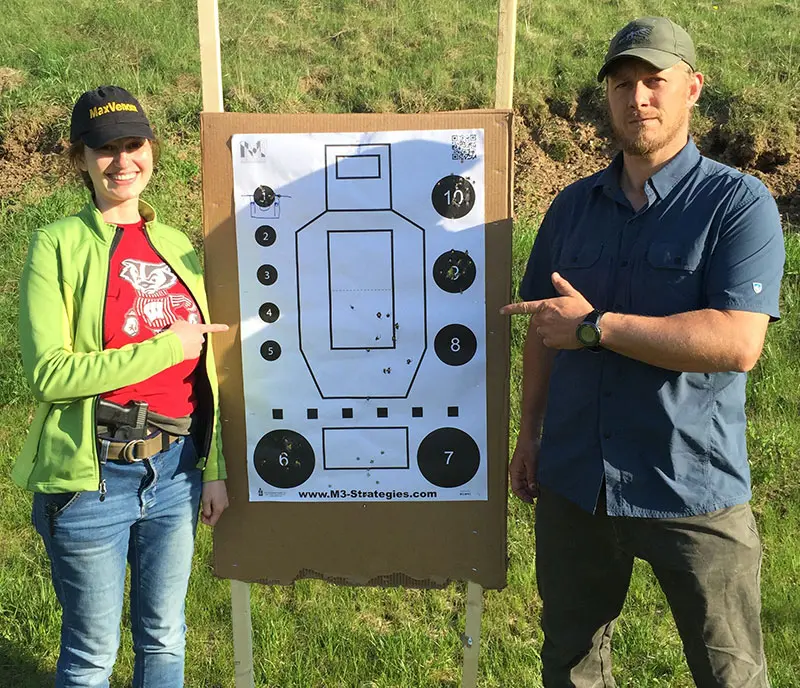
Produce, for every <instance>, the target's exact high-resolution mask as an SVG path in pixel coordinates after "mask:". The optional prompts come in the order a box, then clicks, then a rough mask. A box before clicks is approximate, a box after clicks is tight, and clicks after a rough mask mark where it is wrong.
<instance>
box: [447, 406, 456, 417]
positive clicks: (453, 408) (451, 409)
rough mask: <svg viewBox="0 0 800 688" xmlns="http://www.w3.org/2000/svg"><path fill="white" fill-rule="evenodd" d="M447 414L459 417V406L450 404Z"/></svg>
mask: <svg viewBox="0 0 800 688" xmlns="http://www.w3.org/2000/svg"><path fill="white" fill-rule="evenodd" d="M447 415H448V416H449V417H450V418H457V417H458V406H448V407H447Z"/></svg>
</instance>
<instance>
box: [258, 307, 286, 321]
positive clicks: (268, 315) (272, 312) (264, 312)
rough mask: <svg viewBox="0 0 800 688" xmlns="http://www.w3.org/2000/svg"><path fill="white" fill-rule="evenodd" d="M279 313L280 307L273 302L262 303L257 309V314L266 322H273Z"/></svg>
mask: <svg viewBox="0 0 800 688" xmlns="http://www.w3.org/2000/svg"><path fill="white" fill-rule="evenodd" d="M280 314H281V310H280V308H278V307H277V306H276V305H275V304H274V303H262V304H261V308H259V309H258V315H259V316H260V317H261V319H262V320H263V321H264V322H266V323H274V322H275V321H276V320H277V319H278V318H279V317H280Z"/></svg>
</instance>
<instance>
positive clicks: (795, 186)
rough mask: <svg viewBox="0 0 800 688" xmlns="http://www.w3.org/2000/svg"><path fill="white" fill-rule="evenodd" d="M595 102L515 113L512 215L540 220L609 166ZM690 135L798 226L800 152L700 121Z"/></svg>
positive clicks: (588, 97)
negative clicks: (751, 180)
mask: <svg viewBox="0 0 800 688" xmlns="http://www.w3.org/2000/svg"><path fill="white" fill-rule="evenodd" d="M594 100H595V99H594V95H593V94H588V93H587V94H582V95H581V96H580V97H579V98H578V99H577V100H575V101H572V102H560V101H553V102H548V103H547V104H546V106H543V107H541V108H540V109H539V110H530V109H526V108H522V109H521V110H519V111H518V112H517V117H516V119H515V130H514V135H515V145H516V149H515V156H516V167H515V170H514V175H515V177H514V201H515V207H516V212H517V213H520V211H523V212H525V213H533V214H537V215H541V214H542V213H544V212H545V211H546V210H547V208H548V206H549V205H550V203H551V202H552V200H553V198H554V197H555V195H556V194H557V193H558V192H559V191H561V190H562V189H563V188H564V187H566V186H567V185H569V184H571V183H572V182H574V181H577V180H578V179H581V178H582V177H586V176H588V175H590V174H593V173H594V172H597V171H598V170H601V169H602V168H604V167H606V166H607V165H608V164H609V162H610V161H611V159H612V157H613V155H614V152H615V151H614V148H613V146H612V144H611V143H610V140H611V139H610V136H609V134H610V131H609V127H608V123H607V121H606V119H605V116H604V114H603V113H602V111H601V110H600V109H599V108H598V106H597V103H595V102H594ZM692 131H693V136H694V138H695V141H696V143H697V146H698V148H699V149H700V152H701V153H702V154H703V155H706V156H708V157H710V158H713V159H715V160H719V161H720V162H723V163H726V164H728V165H732V166H734V167H738V168H739V169H741V170H742V171H744V172H747V173H748V174H752V175H754V176H756V177H758V178H759V179H760V180H761V181H763V182H764V184H765V185H766V186H767V188H768V189H769V190H770V192H771V193H772V195H773V196H774V197H775V200H776V202H777V204H778V209H779V211H780V213H781V216H782V217H783V219H784V221H785V222H786V223H788V224H791V225H793V226H795V227H796V226H798V225H800V150H790V149H788V148H787V147H786V146H785V144H784V145H782V146H770V144H769V142H768V141H764V140H756V139H754V138H752V137H750V138H748V137H746V136H744V135H737V136H733V137H731V136H729V135H727V134H726V133H725V130H724V128H721V127H720V126H719V125H717V124H715V123H713V122H710V121H707V120H702V119H700V118H695V121H694V122H693V126H692ZM798 140H800V136H798ZM797 148H799V149H800V146H798V147H797Z"/></svg>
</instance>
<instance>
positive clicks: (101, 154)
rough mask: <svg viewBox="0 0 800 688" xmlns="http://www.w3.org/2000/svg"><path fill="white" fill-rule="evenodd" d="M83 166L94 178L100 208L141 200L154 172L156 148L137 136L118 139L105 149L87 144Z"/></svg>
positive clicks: (108, 144)
mask: <svg viewBox="0 0 800 688" xmlns="http://www.w3.org/2000/svg"><path fill="white" fill-rule="evenodd" d="M80 167H81V169H82V170H84V171H86V172H88V173H89V176H90V177H91V179H92V183H93V184H94V193H95V200H96V203H97V207H98V209H99V210H101V211H105V210H108V209H109V208H112V207H114V206H118V205H121V204H123V203H126V202H129V201H134V200H136V201H138V199H139V195H140V194H141V193H142V191H144V188H145V187H146V186H147V183H148V182H149V181H150V177H151V176H152V175H153V147H152V146H151V145H150V141H148V140H147V139H142V138H135V137H127V138H123V139H115V140H113V141H110V142H109V143H107V144H106V145H105V146H102V147H101V148H89V147H88V146H86V147H85V149H84V154H83V161H82V163H81V165H80Z"/></svg>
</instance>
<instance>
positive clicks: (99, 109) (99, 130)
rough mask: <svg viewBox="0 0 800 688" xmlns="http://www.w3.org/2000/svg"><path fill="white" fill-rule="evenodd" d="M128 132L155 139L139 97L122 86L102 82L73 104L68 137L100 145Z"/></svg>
mask: <svg viewBox="0 0 800 688" xmlns="http://www.w3.org/2000/svg"><path fill="white" fill-rule="evenodd" d="M127 136H136V137H140V138H143V139H149V140H151V141H152V140H153V139H155V134H153V130H152V128H151V127H150V122H149V121H148V119H147V117H146V116H145V114H144V110H142V106H141V105H139V101H138V100H136V98H134V97H133V96H132V95H131V94H130V93H128V91H126V90H125V89H124V88H121V87H120V86H100V87H98V88H96V89H94V90H93V91H86V93H84V94H83V95H82V96H81V97H80V98H78V100H77V101H76V102H75V107H73V108H72V122H71V123H70V131H69V141H70V143H75V142H76V141H78V140H80V141H83V142H84V143H85V144H86V145H87V146H89V148H100V147H102V146H105V145H106V144H107V143H108V142H109V141H113V140H114V139H121V138H125V137H127Z"/></svg>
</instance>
